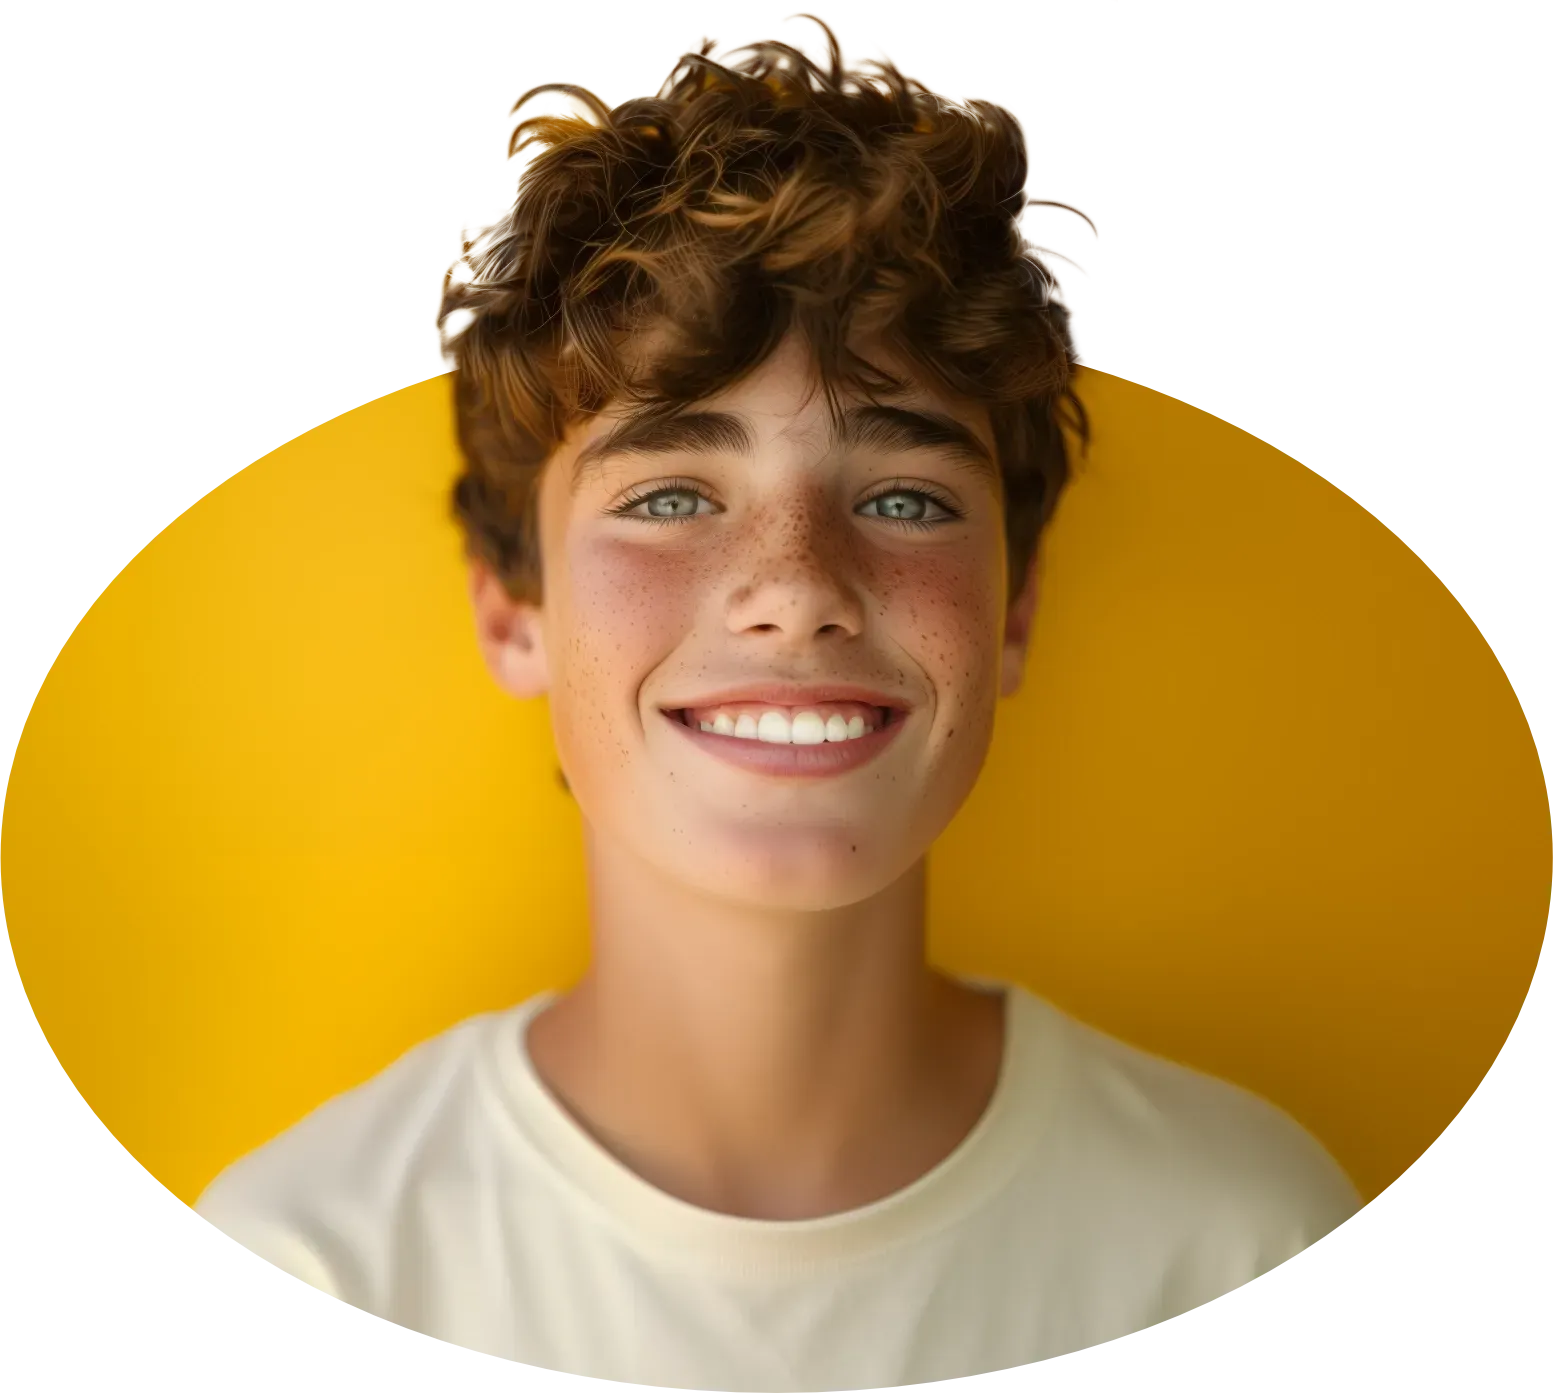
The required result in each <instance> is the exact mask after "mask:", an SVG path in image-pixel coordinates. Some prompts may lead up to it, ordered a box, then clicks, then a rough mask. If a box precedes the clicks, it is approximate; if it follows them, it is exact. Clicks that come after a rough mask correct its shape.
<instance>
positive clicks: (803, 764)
mask: <svg viewBox="0 0 1553 1393" xmlns="http://www.w3.org/2000/svg"><path fill="white" fill-rule="evenodd" d="M659 714H661V715H662V716H663V718H664V720H666V721H667V722H668V723H669V724H670V725H671V726H673V727H674V729H675V730H677V731H679V733H680V734H681V735H683V736H684V737H685V738H686V739H687V740H690V741H693V742H694V743H695V744H696V745H698V746H700V748H701V749H703V750H705V751H706V752H707V753H708V754H709V755H714V756H716V757H717V758H718V759H720V760H723V761H724V762H725V763H728V764H735V765H738V767H739V768H741V769H752V770H754V771H755V772H756V773H760V774H775V775H778V776H781V777H785V778H793V779H820V778H824V777H825V776H826V775H829V774H844V773H846V772H847V770H849V769H858V768H861V767H862V766H863V765H865V764H867V763H868V761H869V760H871V759H874V758H876V757H877V756H878V755H880V754H881V753H883V751H884V749H885V747H886V746H887V745H888V744H889V743H890V742H891V741H892V740H894V739H895V736H896V734H897V733H898V732H899V731H900V728H901V727H902V726H903V725H905V724H906V717H905V714H904V713H903V712H901V711H893V712H891V715H890V720H889V721H888V723H886V724H885V725H882V726H879V727H878V728H877V729H875V730H871V731H869V732H868V734H867V735H860V736H858V738H857V739H856V740H837V741H834V742H832V741H829V740H827V741H826V742H825V743H824V744H823V745H774V744H771V743H769V742H768V741H765V740H743V739H740V738H739V737H738V736H737V735H717V734H715V733H714V732H712V731H710V730H699V729H697V728H696V727H695V726H689V725H686V724H685V722H684V721H682V720H681V719H680V718H679V716H678V715H677V714H674V713H671V712H668V711H663V712H660V713H659Z"/></svg>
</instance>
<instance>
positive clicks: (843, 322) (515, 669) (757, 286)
mask: <svg viewBox="0 0 1553 1393" xmlns="http://www.w3.org/2000/svg"><path fill="white" fill-rule="evenodd" d="M826 35H827V38H829V39H830V65H829V69H828V71H827V70H822V69H821V68H819V67H817V66H816V65H814V64H812V63H811V62H810V61H809V60H808V59H806V58H804V57H802V55H800V54H798V53H796V52H795V51H794V50H792V49H789V48H787V47H786V46H784V45H779V44H765V45H757V46H755V47H754V48H753V49H751V50H749V51H748V52H749V53H750V54H751V56H750V57H749V58H747V59H746V60H745V61H743V62H742V63H740V64H739V65H738V66H737V67H734V68H729V67H725V66H721V65H719V64H717V63H714V62H712V61H711V60H710V58H709V57H708V56H707V53H708V51H709V46H708V47H707V48H705V49H703V51H702V53H700V54H695V55H688V56H687V57H686V58H685V59H683V60H682V62H681V64H680V66H679V67H678V68H677V69H676V70H675V73H674V74H673V75H672V76H671V78H670V81H669V83H668V84H667V86H666V87H665V89H664V92H663V94H662V95H661V96H660V97H659V98H657V99H653V100H642V101H634V102H629V103H627V104H625V105H624V106H621V107H619V108H617V109H615V110H614V111H609V110H606V109H605V108H604V107H603V106H602V104H600V103H599V102H598V101H597V99H595V98H593V97H591V96H590V95H589V94H587V93H584V92H580V91H577V90H576V89H571V88H567V89H564V90H566V91H569V92H571V93H572V94H573V95H574V96H576V97H577V98H579V99H580V100H581V101H583V102H584V103H586V104H587V105H588V106H590V107H591V108H592V109H593V115H594V117H595V118H596V120H595V122H587V121H583V120H581V119H559V118H551V119H542V120H536V121H531V122H525V123H524V124H523V125H521V126H520V127H519V128H518V131H519V135H522V134H524V133H525V132H526V133H528V134H530V135H532V136H533V137H534V138H536V139H538V140H540V141H542V142H543V143H544V144H545V146H546V148H545V150H544V151H543V152H542V153H541V154H540V155H539V156H538V157H537V158H536V160H535V161H534V163H533V165H532V167H531V168H530V170H529V171H528V172H527V173H526V175H525V178H524V181H523V185H522V188H521V190H520V193H519V196H518V199H517V203H516V206H515V207H514V209H513V211H512V213H511V214H510V216H509V217H508V218H507V219H506V220H505V221H504V222H503V223H502V224H501V225H499V226H498V227H497V228H495V229H493V230H492V231H491V233H490V234H489V235H488V236H487V238H486V239H484V240H482V242H481V243H479V244H477V245H476V246H475V247H472V248H469V249H467V251H468V255H467V256H466V263H467V269H468V271H469V272H470V274H469V276H467V277H466V278H465V279H463V280H461V281H458V282H457V283H454V282H453V281H452V280H451V279H450V284H449V287H448V291H447V299H446V303H445V306H444V317H445V318H446V317H448V316H451V315H454V314H457V315H458V316H459V317H460V318H461V319H463V320H464V321H465V323H464V324H463V326H462V327H461V328H460V330H459V332H458V333H457V335H456V336H455V337H454V338H453V339H452V345H453V351H454V353H455V356H456V362H457V378H456V380H457V401H458V412H459V425H460V431H461V439H462V442H463V447H464V452H465V456H466V461H467V470H466V473H465V475H464V477H463V478H462V479H461V481H460V483H459V485H458V490H457V495H456V502H457V508H458V512H459V516H460V518H461V519H462V522H463V524H464V527H465V529H466V534H467V536H468V539H469V547H470V554H471V563H472V587H471V588H472V595H473V603H474V610H475V615H476V619H477V627H478V633H479V639H480V643H481V645H482V648H483V651H484V654H485V657H486V659H487V661H488V663H489V666H490V669H491V671H492V673H493V674H494V676H495V678H496V680H497V682H499V683H500V684H501V685H502V686H503V687H504V688H505V689H506V690H507V691H508V692H510V693H511V694H512V695H513V696H515V697H531V696H536V695H539V694H541V693H544V694H546V695H547V696H548V698H549V703H550V711H551V715H552V719H553V728H554V733H555V740H556V745H557V748H558V751H559V754H560V759H561V764H562V767H563V769H564V771H565V777H566V779H567V781H568V784H569V786H570V788H571V790H572V791H573V793H574V795H575V797H576V799H577V802H578V805H579V807H580V810H581V813H582V818H583V824H584V829H585V837H586V849H587V859H588V875H589V889H590V895H591V931H592V960H591V965H590V967H589V969H588V971H587V973H586V975H585V976H584V978H583V980H582V981H581V982H580V983H579V984H578V985H577V986H576V987H575V988H573V989H572V990H570V991H568V992H566V993H564V994H556V993H553V992H552V993H545V994H544V995H542V996H540V997H537V998H534V999H531V1000H529V1001H525V1002H523V1003H521V1004H519V1005H517V1006H515V1007H514V1008H512V1009H511V1010H509V1011H506V1012H503V1013H497V1014H492V1015H487V1016H481V1017H477V1018H475V1019H473V1020H469V1021H466V1022H464V1023H463V1024H462V1025H460V1026H458V1027H456V1028H455V1029H453V1030H450V1031H448V1032H446V1033H445V1034H443V1035H441V1036H438V1037H437V1038H435V1039H433V1040H430V1041H427V1042H426V1043H424V1044H422V1045H421V1046H419V1047H418V1048H416V1049H414V1050H412V1051H411V1052H410V1053H409V1054H407V1055H406V1056H405V1057H404V1058H403V1059H401V1060H400V1061H399V1062H398V1063H396V1064H394V1065H393V1066H392V1067H390V1068H389V1069H387V1070H385V1071H384V1072H383V1073H381V1074H379V1075H378V1076H377V1077H376V1078H374V1079H372V1080H370V1081H369V1082H367V1083H365V1084H363V1085H361V1086H360V1087H358V1088H356V1089H354V1090H352V1091H351V1092H349V1093H347V1094H345V1095H343V1096H342V1097H340V1098H337V1099H335V1100H333V1101H332V1102H330V1103H328V1104H326V1105H325V1106H323V1107H322V1108H320V1109H318V1110H317V1111H316V1112H314V1113H313V1114H312V1115H310V1116H309V1117H307V1118H306V1119H304V1120H303V1121H302V1122H300V1123H298V1124H297V1125H296V1126H295V1127H293V1128H291V1129H290V1130H289V1131H288V1132H286V1133H285V1134H284V1135H282V1136H281V1137H279V1138H277V1139H276V1140H275V1141H273V1142H271V1143H269V1144H268V1145H267V1146H265V1147H263V1148H261V1149H260V1150H259V1151H257V1152H255V1153H254V1154H253V1155H251V1156H249V1157H247V1158H245V1159H244V1160H242V1161H240V1162H238V1163H237V1164H236V1165H234V1166H232V1167H231V1168H229V1169H228V1170H227V1171H226V1172H224V1173H223V1174H222V1175H221V1176H220V1177H219V1178H218V1179H217V1180H216V1181H215V1182H214V1184H213V1185H212V1186H211V1187H210V1188H209V1189H208V1190H207V1191H206V1192H205V1194H204V1196H203V1197H202V1198H201V1200H200V1204H199V1209H200V1212H202V1213H203V1214H205V1215H206V1216H207V1217H209V1218H210V1219H211V1220H212V1221H213V1222H215V1223H216V1224H218V1225H220V1226H221V1227H222V1228H223V1229H225V1230H226V1231H227V1232H228V1233H230V1234H231V1235H232V1236H233V1237H235V1238H237V1239H238V1240H239V1241H240V1242H242V1243H244V1244H246V1245H247V1246H248V1247H250V1248H252V1249H253V1250H254V1251H256V1252H258V1253H261V1254H263V1255H264V1256H265V1257H267V1258H269V1259H270V1260H271V1261H272V1262H275V1263H277V1264H279V1265H280V1266H282V1267H284V1268H286V1269H288V1270H289V1271H291V1272H293V1273H294V1274H296V1275H297V1276H299V1277H302V1278H303V1279H304V1280H306V1281H308V1282H311V1283H313V1284H314V1285H315V1286H318V1287H320V1288H321V1289H323V1290H324V1291H327V1292H331V1293H333V1294H335V1295H336V1296H339V1297H341V1298H342V1299H344V1300H346V1301H349V1302H352V1303H354V1304H355V1305H357V1306H360V1307H362V1308H363V1309H366V1310H368V1311H372V1312H375V1313H377V1314H379V1315H381V1316H384V1317H386V1318H387V1319H389V1320H393V1321H397V1322H399V1323H401V1324H403V1325H407V1326H411V1327H413V1328H415V1329H418V1330H421V1331H424V1332H426V1333H428V1334H431V1335H435V1336H437V1337H439V1338H442V1339H445V1340H449V1341H453V1342H455V1343H458V1344H463V1345H468V1346H471V1347H473V1348H475V1349H480V1350H484V1351H487V1352H489V1353H492V1354H496V1355H500V1356H504V1357H506V1358H509V1359H514V1360H520V1361H523V1362H526V1363H530V1364H535V1365H541V1366H544V1367H547V1368H552V1369H559V1370H565V1371H570V1372H573V1373H578V1374H586V1375H593V1376H597V1377H603V1378H612V1379H619V1380H624V1381H628V1382H637V1383H648V1384H658V1385H667V1386H671V1387H683V1388H707V1389H723V1390H734V1389H750V1390H770V1391H771V1393H775V1391H776V1390H801V1389H841V1388H872V1387H882V1386H890V1385H898V1384H907V1383H916V1382H922V1381H926V1380H932V1379H939V1378H952V1377H957V1376H961V1375H967V1374H974V1373H978V1372H984V1371H989V1370H994V1369H1000V1368H1006V1367H1009V1366H1012V1365H1018V1364H1024V1363H1029V1362H1031V1361H1034V1360H1039V1359H1045V1358H1049V1357H1050V1356H1052V1355H1057V1354H1062V1353H1064V1352H1066V1351H1070V1350H1075V1349H1079V1348H1082V1347H1084V1346H1086V1345H1090V1344H1094V1343H1097V1342H1099V1341H1103V1340H1108V1339H1112V1338H1114V1337H1116V1336H1118V1335H1123V1334H1126V1333H1128V1332H1129V1331H1133V1330H1137V1329H1140V1328H1142V1327H1144V1326H1147V1325H1150V1324H1152V1323H1154V1322H1156V1321H1159V1320H1162V1319H1165V1318H1167V1317H1169V1316H1171V1315H1174V1314H1176V1313H1178V1312H1181V1311H1185V1310H1187V1309H1189V1308H1191V1307H1193V1306H1196V1305H1198V1304H1200V1303H1201V1302H1204V1301H1208V1300H1210V1299H1212V1298H1213V1297H1215V1296H1217V1295H1219V1294H1220V1293H1222V1292H1225V1291H1228V1290H1229V1289H1231V1288H1232V1287H1235V1286H1237V1285H1239V1284H1240V1283H1242V1282H1245V1281H1247V1280H1248V1279H1250V1278H1252V1277H1255V1276H1256V1275H1258V1274H1259V1273H1261V1272H1265V1271H1266V1270H1267V1269H1268V1268H1270V1267H1272V1266H1274V1265H1276V1264H1277V1263H1280V1262H1282V1261H1283V1260H1284V1259H1285V1258H1287V1257H1289V1256H1290V1255H1291V1254H1293V1253H1295V1252H1297V1251H1298V1250H1299V1249H1301V1248H1303V1247H1304V1246H1306V1245H1307V1244H1309V1243H1311V1242H1313V1241H1314V1240H1315V1239H1317V1238H1319V1237H1320V1236H1321V1235H1322V1234H1324V1233H1326V1232H1327V1231H1328V1230H1330V1229H1331V1228H1333V1227H1334V1226H1335V1225H1337V1224H1338V1223H1341V1222H1342V1221H1343V1220H1344V1219H1346V1218H1347V1217H1348V1216H1349V1215H1350V1214H1351V1213H1353V1211H1354V1210H1355V1208H1356V1207H1357V1204H1358V1200H1357V1196H1356V1195H1355V1193H1354V1191H1353V1188H1352V1186H1351V1185H1350V1184H1349V1182H1348V1181H1347V1179H1346V1178H1345V1177H1344V1175H1343V1174H1342V1172H1341V1171H1340V1170H1339V1169H1338V1168H1337V1166H1336V1165H1335V1164H1334V1163H1333V1162H1332V1161H1331V1159H1330V1158H1329V1157H1328V1156H1327V1155H1326V1153H1325V1152H1324V1151H1323V1150H1322V1149H1321V1148H1320V1146H1319V1145H1318V1144H1317V1143H1316V1142H1315V1141H1314V1140H1313V1139H1311V1138H1310V1137H1309V1136H1308V1135H1307V1134H1305V1133H1304V1132H1303V1131H1301V1130H1300V1128H1299V1127H1298V1126H1297V1125H1295V1124H1294V1123H1293V1122H1292V1121H1291V1120H1290V1119H1288V1118H1287V1117H1286V1116H1284V1115H1283V1114H1282V1113H1280V1112H1279V1111H1277V1110H1276V1109H1274V1108H1273V1107H1272V1106H1270V1105H1269V1104H1267V1103H1264V1102H1262V1101H1261V1100H1259V1099H1257V1098H1254V1097H1252V1096H1250V1095H1249V1094H1247V1093H1244V1092H1242V1091H1240V1090H1239V1089H1236V1088H1234V1087H1232V1086H1230V1085H1228V1084H1225V1083H1222V1082H1219V1081H1217V1080H1213V1079H1209V1078H1207V1077H1205V1076H1202V1075H1200V1074H1197V1073H1194V1072H1192V1071H1190V1070H1187V1069H1185V1068H1182V1067H1180V1066H1177V1065H1174V1064H1171V1063H1168V1062H1166V1061H1163V1060H1160V1059H1156V1058H1153V1057H1151V1056H1149V1055H1146V1054H1143V1053H1141V1052H1139V1051H1137V1050H1135V1049H1132V1048H1131V1047H1128V1046H1126V1045H1123V1044H1121V1043H1119V1042H1118V1041H1115V1040H1113V1039H1110V1038H1109V1037H1107V1036H1104V1035H1102V1034H1100V1033H1098V1032H1096V1031H1094V1030H1091V1029H1089V1028H1087V1027H1085V1026H1082V1025H1080V1024H1079V1023H1077V1022H1075V1021H1073V1020H1070V1019H1068V1018H1066V1017H1064V1016H1063V1015H1061V1014H1060V1013H1058V1012H1057V1011H1056V1010H1055V1009H1054V1008H1052V1007H1051V1006H1050V1005H1048V1004H1046V1003H1045V1002H1043V1001H1041V1000H1040V999H1039V998H1037V997H1035V996H1033V995H1031V994H1030V993H1029V992H1028V991H1026V990H1025V989H1023V988H1022V987H1018V986H1014V985H999V984H993V983H971V982H963V981H955V980H951V979H949V978H948V977H946V976H944V975H942V974H940V973H938V972H935V971H933V970H931V969H930V968H929V967H928V966H927V964H926V962H925V960H924V946H923V945H924V933H923V905H924V865H925V858H926V856H927V853H928V850H929V848H930V847H931V846H932V844H933V842H934V840H935V838H936V837H937V836H938V834H939V833H940V832H941V831H942V830H943V829H944V827H945V826H946V825H947V824H948V823H949V821H950V819H951V818H952V817H953V816H954V814H955V812H956V810H957V809H958V808H959V807H960V805H961V803H962V802H963V800H964V799H965V797H966V795H967V794H968V793H969V792H970V789H971V787H972V785H973V784H974V783H975V781H976V778H977V775H978V772H979V770H980V767H981V764H982V761H983V758H984V757H985V754H986V751H987V748H988V744H989V740H990V737H991V731H992V724H993V714H994V707H995V705H996V701H997V698H998V696H999V694H1000V693H1001V694H1004V695H1007V694H1009V693H1011V692H1013V691H1014V690H1015V688H1016V687H1017V685H1018V683H1019V681H1020V675H1021V671H1022V667H1023V664H1024V659H1025V648H1026V644H1027V640H1028V636H1029V631H1030V622H1031V615H1032V611H1033V607H1034V603H1035V587H1034V583H1033V579H1032V558H1033V556H1034V552H1035V544H1036V540H1037V536H1038V534H1039V531H1040V528H1041V525H1042V523H1043V522H1044V521H1045V519H1046V518H1047V517H1048V516H1049V515H1050V513H1051V511H1052V507H1053V505H1054V503H1055V501H1056V498H1057V494H1058V491H1059V489H1060V488H1061V485H1062V483H1063V480H1064V478H1065V475H1066V466H1065V456H1064V441H1063V435H1062V429H1061V427H1062V424H1063V422H1064V421H1065V420H1066V421H1067V422H1068V423H1069V424H1070V425H1071V426H1072V427H1073V428H1074V429H1075V430H1076V432H1077V433H1078V434H1080V435H1082V433H1083V422H1082V415H1081V413H1078V412H1077V411H1076V403H1075V402H1074V401H1073V398H1072V397H1071V395H1070V390H1069V383H1070V378H1071V373H1072V364H1073V353H1072V348H1071V343H1070V340H1069V336H1068V332H1067V326H1066V316H1065V313H1064V312H1063V310H1062V308H1061V307H1060V306H1059V305H1058V304H1057V303H1055V302H1054V300H1053V298H1052V290H1053V284H1052V281H1051V279H1050V277H1049V276H1048V274H1047V273H1046V271H1045V269H1044V268H1043V267H1042V266H1041V265H1040V263H1039V262H1038V261H1036V260H1035V258H1034V257H1033V256H1032V255H1031V254H1030V252H1029V250H1028V249H1027V247H1026V246H1025V244H1024V243H1023V241H1022V240H1021V238H1020V236H1019V234H1018V232H1017V231H1016V223H1015V220H1016V218H1017V216H1018V214H1019V211H1020V209H1021V207H1022V206H1024V203H1025V199H1024V197H1023V193H1022V189H1023V184H1024V178H1025V153H1024V148H1023V142H1022V138H1021V136H1020V132H1019V128H1018V126H1017V125H1016V124H1015V122H1014V121H1013V119H1012V118H1011V117H1010V116H1009V115H1008V114H1007V113H1005V112H1003V111H1002V110H1000V109H998V108H996V107H993V106H990V105H987V104H985V103H972V104H970V105H969V106H957V105H954V104H951V103H949V102H947V101H944V100H942V99H940V98H938V97H936V96H934V95H932V94H930V93H929V92H927V91H926V90H925V89H923V88H922V87H920V86H919V85H918V84H915V83H910V82H908V81H906V80H905V79H903V78H902V77H901V76H900V75H899V73H898V72H896V71H895V70H894V69H893V68H891V67H889V66H887V65H876V67H877V74H878V75H877V76H873V77H868V78H863V77H861V76H860V75H858V74H855V73H848V72H846V71H845V70H844V69H843V68H842V64H841V57H840V54H839V52H838V50H837V48H836V45H835V41H834V39H833V38H831V36H830V31H829V30H828V29H827V30H826ZM538 90H549V89H538ZM530 95H533V94H532V93H531V94H530ZM525 100H526V98H525ZM520 105H521V103H520ZM514 139H515V141H516V140H517V137H516V136H515V137H514Z"/></svg>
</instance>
